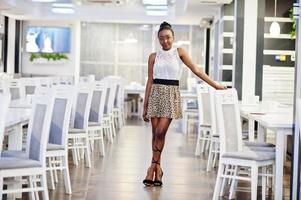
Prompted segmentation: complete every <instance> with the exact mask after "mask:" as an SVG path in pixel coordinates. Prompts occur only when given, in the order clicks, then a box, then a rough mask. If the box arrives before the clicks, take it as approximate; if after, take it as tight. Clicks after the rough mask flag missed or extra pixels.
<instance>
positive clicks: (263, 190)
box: [261, 167, 267, 200]
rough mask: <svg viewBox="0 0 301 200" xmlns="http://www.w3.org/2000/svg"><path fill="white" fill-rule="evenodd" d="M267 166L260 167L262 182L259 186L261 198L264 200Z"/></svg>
mask: <svg viewBox="0 0 301 200" xmlns="http://www.w3.org/2000/svg"><path fill="white" fill-rule="evenodd" d="M266 174H267V167H262V176H261V180H262V181H261V182H262V186H261V199H262V200H265V196H266V186H267V176H266Z"/></svg>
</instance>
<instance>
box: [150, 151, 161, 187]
mask: <svg viewBox="0 0 301 200" xmlns="http://www.w3.org/2000/svg"><path fill="white" fill-rule="evenodd" d="M154 147H156V146H154ZM153 151H158V152H159V153H160V154H161V153H162V149H161V150H160V149H158V148H157V147H156V148H154V149H153ZM152 163H155V164H156V165H159V166H160V163H159V162H158V161H155V160H152ZM160 170H161V172H162V174H161V176H160V179H156V178H155V180H154V183H153V184H154V186H159V187H160V186H162V185H163V182H162V176H163V171H162V169H160Z"/></svg>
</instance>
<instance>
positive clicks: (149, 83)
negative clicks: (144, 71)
mask: <svg viewBox="0 0 301 200" xmlns="http://www.w3.org/2000/svg"><path fill="white" fill-rule="evenodd" d="M155 57H156V53H152V54H150V55H149V58H148V78H147V83H146V88H145V95H144V104H143V116H142V117H143V120H144V121H146V122H148V121H149V119H148V118H147V117H146V115H147V106H148V98H149V95H150V92H151V88H152V85H153V67H154V63H155Z"/></svg>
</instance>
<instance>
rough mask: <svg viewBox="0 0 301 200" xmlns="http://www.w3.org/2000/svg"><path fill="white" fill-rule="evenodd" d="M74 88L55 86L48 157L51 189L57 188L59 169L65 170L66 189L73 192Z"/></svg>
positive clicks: (70, 192)
mask: <svg viewBox="0 0 301 200" xmlns="http://www.w3.org/2000/svg"><path fill="white" fill-rule="evenodd" d="M73 90H74V88H73V87H72V86H69V85H60V86H56V87H55V100H54V108H53V114H52V118H51V126H50V131H49V140H48V145H47V151H46V157H47V164H48V165H47V168H46V170H47V171H49V173H50V180H51V182H50V187H49V188H50V189H55V184H54V182H58V180H57V173H56V172H57V170H63V173H64V183H65V191H66V193H67V194H72V190H71V182H70V175H69V166H68V129H69V122H70V116H71V108H72V102H73V94H74V93H73Z"/></svg>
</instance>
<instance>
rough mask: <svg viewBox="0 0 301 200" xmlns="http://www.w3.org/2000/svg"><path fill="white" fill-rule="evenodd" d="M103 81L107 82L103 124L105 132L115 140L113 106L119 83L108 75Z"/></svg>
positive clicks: (110, 138)
mask: <svg viewBox="0 0 301 200" xmlns="http://www.w3.org/2000/svg"><path fill="white" fill-rule="evenodd" d="M101 82H105V85H106V86H107V92H106V99H105V107H104V115H103V126H104V130H105V132H104V133H105V134H106V135H107V136H108V138H109V141H110V142H113V138H114V136H115V134H116V130H115V124H114V119H113V107H114V100H115V94H116V86H117V83H116V80H114V79H112V78H110V77H106V78H104V79H102V80H101Z"/></svg>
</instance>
